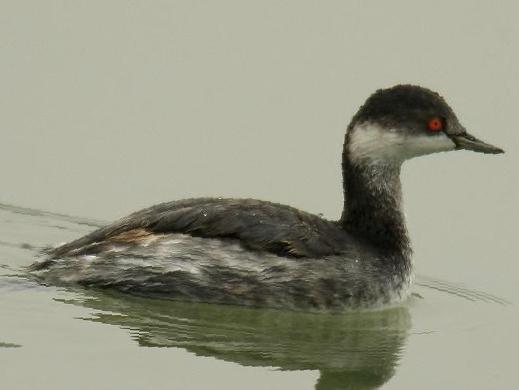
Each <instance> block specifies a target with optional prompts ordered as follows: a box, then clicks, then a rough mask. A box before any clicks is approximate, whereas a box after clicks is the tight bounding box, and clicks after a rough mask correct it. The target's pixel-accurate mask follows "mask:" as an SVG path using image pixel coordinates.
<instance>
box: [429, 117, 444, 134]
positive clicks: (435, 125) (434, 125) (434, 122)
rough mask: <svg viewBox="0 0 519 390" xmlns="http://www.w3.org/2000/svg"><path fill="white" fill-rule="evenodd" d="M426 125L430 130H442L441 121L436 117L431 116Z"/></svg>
mask: <svg viewBox="0 0 519 390" xmlns="http://www.w3.org/2000/svg"><path fill="white" fill-rule="evenodd" d="M427 127H428V128H429V130H431V131H440V130H443V121H442V120H441V119H440V118H438V117H434V118H431V119H429V122H427Z"/></svg>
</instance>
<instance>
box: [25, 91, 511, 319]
mask: <svg viewBox="0 0 519 390" xmlns="http://www.w3.org/2000/svg"><path fill="white" fill-rule="evenodd" d="M459 149H467V150H473V151H476V152H482V153H492V154H496V153H503V150H501V149H499V148H497V147H495V146H492V145H489V144H487V143H484V142H482V141H480V140H478V139H477V138H475V137H473V136H471V135H470V134H468V133H467V132H466V130H465V128H464V127H463V126H462V125H461V124H460V122H459V121H458V119H457V117H456V115H455V113H454V111H453V110H452V109H451V108H450V107H449V105H448V104H447V103H446V102H445V100H444V99H443V98H442V97H441V96H440V95H438V94H437V93H435V92H433V91H431V90H428V89H426V88H422V87H419V86H413V85H397V86H395V87H392V88H388V89H381V90H378V91H376V92H375V93H374V94H373V95H371V96H370V97H369V98H368V99H367V101H366V102H365V104H364V105H363V106H362V107H360V109H359V110H358V112H357V113H356V114H355V115H354V117H353V119H352V120H351V123H350V124H349V126H348V128H347V132H346V137H345V142H344V149H343V153H342V171H343V185H344V209H343V212H342V216H341V218H340V219H339V220H338V221H330V220H326V219H324V218H321V217H319V216H316V215H312V214H309V213H306V212H304V211H300V210H298V209H295V208H292V207H289V206H284V205H280V204H276V203H270V202H265V201H259V200H253V199H222V198H199V199H186V200H179V201H173V202H168V203H162V204H158V205H155V206H152V207H150V208H147V209H144V210H141V211H137V212H135V213H133V214H131V215H129V216H127V217H125V218H122V219H121V220H119V221H116V222H114V223H112V224H111V225H108V226H106V227H103V228H100V229H98V230H96V231H94V232H92V233H90V234H88V235H86V236H84V237H82V238H79V239H77V240H75V241H72V242H70V243H67V244H64V245H61V246H59V247H56V248H54V249H52V250H50V251H48V253H47V254H46V257H45V258H44V259H43V261H39V262H36V263H34V264H33V265H32V266H31V270H32V271H34V272H35V273H37V275H38V277H39V278H41V280H43V281H44V282H46V283H52V284H81V285H84V286H94V287H101V288H115V289H119V290H122V291H127V292H131V293H136V294H145V295H150V296H161V297H169V298H174V299H188V300H198V301H205V302H219V303H231V304H243V305H252V306H269V307H278V308H300V309H329V310H340V309H344V308H358V307H373V306H380V305H385V304H391V303H396V302H399V301H402V300H403V299H405V298H406V297H407V295H408V293H409V286H410V284H411V282H412V263H411V247H410V242H409V238H408V234H407V230H406V226H405V220H404V213H403V211H402V192H401V185H400V177H399V176H400V168H401V165H402V163H403V162H404V161H405V160H408V159H410V158H413V157H417V156H422V155H427V154H431V153H436V152H443V151H449V150H459Z"/></svg>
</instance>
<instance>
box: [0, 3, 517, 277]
mask: <svg viewBox="0 0 519 390" xmlns="http://www.w3.org/2000/svg"><path fill="white" fill-rule="evenodd" d="M0 4H1V5H0V37H1V38H0V39H1V61H0V86H1V88H0V134H1V142H0V177H1V180H2V189H1V192H0V201H2V202H7V203H13V204H16V205H21V206H28V207H36V208H40V209H45V210H49V211H57V212H64V213H69V214H75V215H81V216H87V217H94V218H100V219H104V220H112V219H114V218H116V217H119V216H122V215H124V214H126V213H128V212H130V211H133V210H135V209H139V208H141V207H145V206H148V205H151V204H154V203H157V202H160V201H166V200H172V199H178V198H185V197H194V196H213V195H214V196H232V197H255V198H260V199H265V200H272V201H276V202H281V203H288V204H291V205H294V206H296V207H300V208H303V209H305V210H308V211H311V212H315V213H323V214H324V215H325V216H327V217H330V218H336V217H338V216H339V215H340V211H341V207H342V193H341V172H340V153H341V149H342V141H343V134H344V130H345V128H346V126H347V124H348V121H349V119H350V118H351V116H352V114H353V113H354V112H355V111H356V110H357V108H358V107H359V105H360V104H362V103H363V101H364V100H365V98H366V97H367V96H368V95H369V94H370V93H372V92H373V91H374V90H375V89H377V88H380V87H387V86H391V85H394V84H396V83H416V84H421V85H424V86H427V87H430V88H432V89H434V90H437V91H439V92H440V93H441V94H443V95H444V96H445V97H446V98H447V100H448V101H449V102H450V103H451V105H452V106H453V107H454V109H455V110H456V112H457V113H458V115H459V117H460V119H461V121H462V123H464V124H465V126H466V127H467V128H468V129H469V130H470V131H471V132H473V133H474V134H476V135H477V136H480V137H481V138H483V139H485V140H487V141H489V142H492V143H495V144H496V145H499V146H502V147H504V148H505V149H506V150H507V152H508V154H506V155H504V156H490V157H489V156H483V155H478V154H475V153H469V152H463V153H461V152H459V153H450V154H445V153H444V154H440V155H436V156H431V157H427V158H422V159H417V160H414V161H411V162H409V163H407V164H406V166H405V169H404V172H403V182H404V192H405V198H406V199H405V200H406V211H407V214H408V222H409V229H410V231H411V235H412V238H413V240H414V244H415V249H416V253H417V260H418V259H424V260H423V261H422V260H420V261H419V263H420V265H421V266H423V267H424V268H423V270H424V271H436V270H444V271H445V270H447V271H448V272H447V275H451V274H452V275H460V272H468V273H472V272H473V273H474V274H475V275H476V276H478V275H481V274H485V273H488V270H486V268H485V267H487V266H488V262H489V261H497V260H496V259H493V257H494V254H495V253H499V256H500V257H501V258H502V259H500V261H502V262H503V264H502V265H503V267H506V266H507V265H506V262H507V261H508V259H510V260H511V257H512V248H511V243H510V238H512V239H513V238H515V233H514V234H511V233H509V232H510V230H512V229H513V227H514V226H515V221H516V220H517V217H518V208H517V206H516V201H517V188H518V180H517V175H516V174H515V172H514V171H515V167H516V166H517V158H516V153H515V151H516V150H517V146H518V145H517V143H518V141H517V136H516V133H517V131H518V125H517V101H518V97H519V89H518V88H517V86H518V85H517V84H518V77H517V76H518V71H517V59H518V54H517V53H518V50H517V48H518V45H517V43H518V36H519V35H518V33H519V27H518V26H519V25H518V23H517V22H516V17H517V11H518V9H517V6H515V4H516V3H514V2H508V3H507V2H500V3H499V5H498V6H496V5H494V4H491V3H490V2H474V1H466V2H455V3H453V2H448V1H445V2H437V1H436V2H420V3H418V2H344V1H337V2H332V1H327V2H313V1H310V2H304V1H294V2H274V1H272V2H269V1H267V2H244V1H233V2H229V1H218V2H209V1H207V2H198V1H183V2H178V1H177V2H172V1H154V2H136V1H108V2H106V1H97V2H96V1H90V2H69V1H45V2H18V1H16V2H15V1H12V2H10V1H5V0H3V1H2V2H1V3H0ZM446 248H448V251H449V252H448V253H449V255H448V259H444V258H443V257H445V252H446ZM462 257H463V258H462ZM471 257H474V259H472V258H471ZM439 261H441V262H445V264H444V265H443V266H442V267H438V264H436V265H434V266H432V267H429V268H428V266H427V264H431V262H439ZM442 273H443V272H442ZM489 277H498V276H496V275H490V276H489ZM478 279H479V278H478ZM483 279H485V278H483ZM482 282H483V283H484V282H485V280H482ZM491 284H492V285H494V284H496V283H491Z"/></svg>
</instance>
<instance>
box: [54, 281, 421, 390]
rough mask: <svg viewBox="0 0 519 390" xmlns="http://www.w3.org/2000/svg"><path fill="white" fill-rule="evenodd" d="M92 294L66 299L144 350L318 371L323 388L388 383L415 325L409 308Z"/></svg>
mask: <svg viewBox="0 0 519 390" xmlns="http://www.w3.org/2000/svg"><path fill="white" fill-rule="evenodd" d="M83 293H84V290H83ZM88 294H89V295H88V296H87V297H83V298H81V299H77V300H66V301H63V302H66V303H72V304H77V305H81V306H84V307H87V308H90V309H94V310H95V312H94V313H93V314H92V317H89V318H85V320H89V321H94V322H101V323H105V324H111V325H116V326H119V327H121V328H125V329H129V330H130V333H131V335H132V337H133V338H134V339H135V341H136V342H138V344H139V345H140V346H142V347H176V348H183V349H185V350H187V351H189V352H192V353H194V354H196V355H199V356H211V357H214V358H216V359H220V360H225V361H228V362H234V363H238V364H240V365H242V366H255V367H274V368H278V369H280V370H319V371H320V377H319V379H318V381H317V383H316V385H315V389H318V390H325V389H326V390H338V389H376V388H378V387H380V386H381V385H383V384H384V383H385V382H387V381H388V380H389V379H390V378H391V377H392V376H393V374H394V372H395V368H396V366H397V365H398V361H399V359H400V356H401V352H402V349H403V347H404V345H405V341H406V339H407V335H408V331H409V328H410V325H411V321H410V316H409V312H408V310H407V308H406V307H405V306H402V307H394V308H388V309H384V310H372V311H351V312H346V313H341V314H332V313H303V312H290V311H281V310H273V309H256V308H250V307H240V306H227V305H215V304H205V303H193V302H177V301H171V300H165V299H150V298H143V297H136V296H129V295H127V294H122V293H117V292H105V291H93V290H90V291H89V292H88Z"/></svg>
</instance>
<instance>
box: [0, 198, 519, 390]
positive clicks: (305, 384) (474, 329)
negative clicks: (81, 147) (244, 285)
mask: <svg viewBox="0 0 519 390" xmlns="http://www.w3.org/2000/svg"><path fill="white" fill-rule="evenodd" d="M101 224H102V222H100V221H95V220H88V219H80V218H73V217H69V216H66V215H59V214H52V213H47V212H42V211H36V210H30V209H24V208H20V207H13V206H8V205H0V233H1V237H2V239H1V240H0V264H1V268H0V313H1V316H2V319H1V321H0V367H2V369H1V371H2V376H1V379H0V384H1V386H2V388H6V389H26V388H27V389H29V388H35V387H39V388H45V389H67V388H71V387H73V388H78V389H104V388H125V389H142V388H153V389H166V388H167V389H172V388H173V389H205V388H211V389H243V388H247V389H278V388H279V389H292V388H293V389H375V388H379V387H381V386H382V387H384V388H388V389H391V388H395V389H397V388H400V389H401V388H418V386H419V388H421V389H427V388H431V389H432V388H469V387H470V388H480V389H486V388H490V387H493V388H505V387H507V385H506V384H509V383H510V380H511V378H513V377H514V370H515V367H514V366H515V363H514V360H511V359H510V356H513V355H514V354H515V351H516V345H514V343H513V342H509V341H511V340H513V337H511V336H512V335H515V333H516V326H517V325H516V324H517V319H518V317H519V316H518V311H517V308H516V306H515V305H514V303H513V302H510V301H509V300H507V299H505V298H503V297H498V296H495V295H493V294H490V293H488V292H484V291H478V290H477V289H472V288H467V287H462V286H460V285H457V284H454V283H449V282H447V281H443V280H438V279H435V278H431V277H426V276H420V275H419V276H418V278H417V282H416V284H415V286H414V288H413V294H412V296H411V298H410V299H409V301H408V302H406V303H405V304H402V305H400V306H398V307H393V308H388V309H384V310H374V311H359V312H350V313H344V314H333V315H332V314H326V313H323V314H310V313H301V312H290V311H282V310H271V309H255V308H247V307H236V306H226V305H210V304H202V303H199V304H196V303H184V302H172V301H169V300H162V299H148V298H142V297H135V296H129V295H126V294H122V293H117V292H110V291H99V290H95V289H83V288H75V289H64V288H56V287H52V286H42V285H39V284H38V283H36V282H35V281H34V280H32V279H31V278H30V277H27V275H26V274H24V273H23V271H22V270H23V267H24V266H27V265H29V264H30V263H31V262H32V261H33V259H34V258H35V256H37V255H38V253H39V251H40V250H41V249H42V248H44V247H45V246H48V245H52V244H56V243H59V242H63V241H66V240H70V239H72V238H74V237H77V236H79V235H82V234H85V233H87V232H89V231H90V230H92V229H94V228H95V227H97V226H99V225H101ZM508 335H510V338H509V337H508ZM503 336H505V337H503ZM22 373H23V375H22ZM500 384H501V385H502V386H501V385H500Z"/></svg>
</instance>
